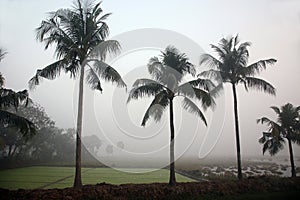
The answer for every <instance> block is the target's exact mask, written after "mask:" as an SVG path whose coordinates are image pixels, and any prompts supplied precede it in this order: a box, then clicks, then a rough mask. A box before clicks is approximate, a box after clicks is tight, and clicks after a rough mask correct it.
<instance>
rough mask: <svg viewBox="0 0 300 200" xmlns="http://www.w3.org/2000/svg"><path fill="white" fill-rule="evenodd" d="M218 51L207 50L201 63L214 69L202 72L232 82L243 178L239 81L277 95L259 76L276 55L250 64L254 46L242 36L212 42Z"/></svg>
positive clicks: (239, 175) (237, 147)
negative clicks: (251, 47)
mask: <svg viewBox="0 0 300 200" xmlns="http://www.w3.org/2000/svg"><path fill="white" fill-rule="evenodd" d="M210 46H211V48H212V49H213V50H214V51H215V52H216V53H217V55H218V58H215V57H214V56H212V55H210V54H203V55H202V56H201V59H200V65H202V64H207V66H209V67H210V68H212V69H210V70H208V71H205V72H202V73H201V74H200V75H201V76H204V77H209V78H218V79H219V80H220V78H221V81H222V82H223V83H230V84H231V86H232V92H233V104H234V120H235V137H236V151H237V166H238V178H239V179H242V163H241V151H240V131H239V119H238V103H237V91H236V87H237V85H238V84H243V85H244V87H245V89H246V91H248V89H255V90H259V91H263V92H266V93H268V94H271V95H275V88H274V87H273V86H272V85H271V84H270V83H268V82H266V81H264V80H263V79H260V78H256V77H255V76H256V75H258V74H259V73H260V72H261V71H262V70H264V69H266V67H267V65H271V64H274V63H275V62H276V60H275V59H273V58H272V59H267V60H260V61H258V62H255V63H253V64H250V65H248V58H249V51H248V47H249V46H250V43H249V42H244V43H240V40H239V38H238V36H236V37H229V38H227V39H225V38H223V39H221V40H220V42H219V44H218V45H217V46H216V45H213V44H211V45H210Z"/></svg>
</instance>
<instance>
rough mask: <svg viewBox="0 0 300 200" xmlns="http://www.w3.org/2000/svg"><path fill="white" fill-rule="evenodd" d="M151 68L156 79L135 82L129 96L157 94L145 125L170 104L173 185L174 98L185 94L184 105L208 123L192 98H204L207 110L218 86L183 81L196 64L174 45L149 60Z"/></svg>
mask: <svg viewBox="0 0 300 200" xmlns="http://www.w3.org/2000/svg"><path fill="white" fill-rule="evenodd" d="M148 71H149V73H150V75H151V76H152V78H153V79H138V80H136V81H135V83H134V84H133V88H132V89H131V91H130V93H129V97H128V101H127V102H129V101H130V100H131V99H138V98H142V97H145V96H154V100H153V101H152V102H151V104H150V106H149V108H148V109H147V111H146V113H145V115H144V118H143V120H142V126H145V125H146V122H147V121H148V119H149V118H150V117H153V118H154V120H155V121H156V122H158V121H159V120H160V119H161V117H162V114H163V111H164V110H165V109H166V108H167V107H168V106H169V115H170V132H171V140H170V179H169V184H170V185H175V183H176V179H175V162H174V142H175V140H174V138H175V130H174V110H173V100H174V98H175V97H182V98H183V99H182V101H183V108H184V109H185V110H187V111H189V112H191V113H195V114H196V115H197V116H199V117H200V118H201V120H202V121H203V122H204V123H205V125H207V123H206V119H205V116H204V114H203V113H202V111H201V110H200V109H199V108H198V106H197V105H196V104H195V103H193V101H192V100H191V99H190V98H196V99H198V100H201V101H202V105H203V107H204V108H205V109H206V108H207V107H209V106H213V105H214V104H215V102H214V99H213V96H212V95H211V94H210V93H209V91H210V90H212V89H213V88H214V84H213V83H212V82H211V81H209V80H205V79H200V78H199V79H197V80H193V81H189V82H186V83H183V84H181V81H182V79H183V77H184V75H186V74H191V75H194V74H195V68H194V66H193V65H192V64H191V63H190V62H189V61H188V58H187V57H186V56H185V54H181V53H180V52H179V51H178V50H177V49H176V48H174V47H171V46H169V47H167V48H166V50H165V51H164V52H162V55H161V59H159V58H157V57H153V58H151V59H150V60H149V63H148Z"/></svg>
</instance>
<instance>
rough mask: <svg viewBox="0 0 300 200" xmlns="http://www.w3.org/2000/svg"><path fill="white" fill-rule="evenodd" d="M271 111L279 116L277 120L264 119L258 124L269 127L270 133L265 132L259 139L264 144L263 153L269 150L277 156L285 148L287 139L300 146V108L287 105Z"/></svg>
mask: <svg viewBox="0 0 300 200" xmlns="http://www.w3.org/2000/svg"><path fill="white" fill-rule="evenodd" d="M271 109H272V110H273V111H274V112H275V113H276V114H277V116H278V118H277V120H276V121H272V120H271V119H269V118H267V117H262V118H261V119H258V120H257V123H262V124H267V125H268V127H269V129H268V132H264V133H263V136H262V137H261V138H260V139H259V142H260V143H262V144H263V153H265V152H266V151H267V150H268V151H269V153H270V154H271V155H275V154H276V153H278V152H279V150H281V149H282V148H283V147H284V144H285V141H284V139H285V138H286V139H290V140H291V141H292V142H294V143H298V144H300V127H299V123H300V121H299V118H300V106H298V107H294V106H293V105H292V104H290V103H287V104H285V105H284V106H282V107H281V108H278V107H276V106H272V107H271Z"/></svg>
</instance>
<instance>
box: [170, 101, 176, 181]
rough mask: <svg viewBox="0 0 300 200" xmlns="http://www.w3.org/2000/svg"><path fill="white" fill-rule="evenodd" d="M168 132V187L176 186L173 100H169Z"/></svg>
mask: <svg viewBox="0 0 300 200" xmlns="http://www.w3.org/2000/svg"><path fill="white" fill-rule="evenodd" d="M170 131H171V140H170V179H169V185H175V184H176V178H175V161H174V143H175V139H174V136H175V131H174V113H173V99H170Z"/></svg>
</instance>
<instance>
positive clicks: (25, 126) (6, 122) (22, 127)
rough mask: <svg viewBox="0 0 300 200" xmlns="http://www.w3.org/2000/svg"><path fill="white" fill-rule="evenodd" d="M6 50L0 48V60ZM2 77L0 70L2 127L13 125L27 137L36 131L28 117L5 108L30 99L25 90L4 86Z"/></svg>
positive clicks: (0, 120) (17, 105) (26, 102)
mask: <svg viewBox="0 0 300 200" xmlns="http://www.w3.org/2000/svg"><path fill="white" fill-rule="evenodd" d="M5 54H6V52H4V51H3V49H0V61H1V60H2V59H3V58H4V55H5ZM4 81H5V79H4V77H3V76H2V73H1V72H0V124H1V125H2V126H4V127H8V126H13V127H15V128H17V129H19V131H20V132H21V133H22V134H23V137H24V138H26V139H28V138H30V137H32V136H33V135H34V134H35V133H36V127H35V125H34V124H33V123H32V122H31V121H29V120H28V119H26V118H24V117H21V116H18V115H16V114H14V113H11V112H9V111H8V110H7V109H8V108H10V107H14V108H15V109H17V108H18V107H19V106H20V105H27V104H28V102H29V101H30V99H29V97H28V92H27V90H23V91H19V92H15V91H13V90H11V89H7V88H4V87H3V86H4Z"/></svg>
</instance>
